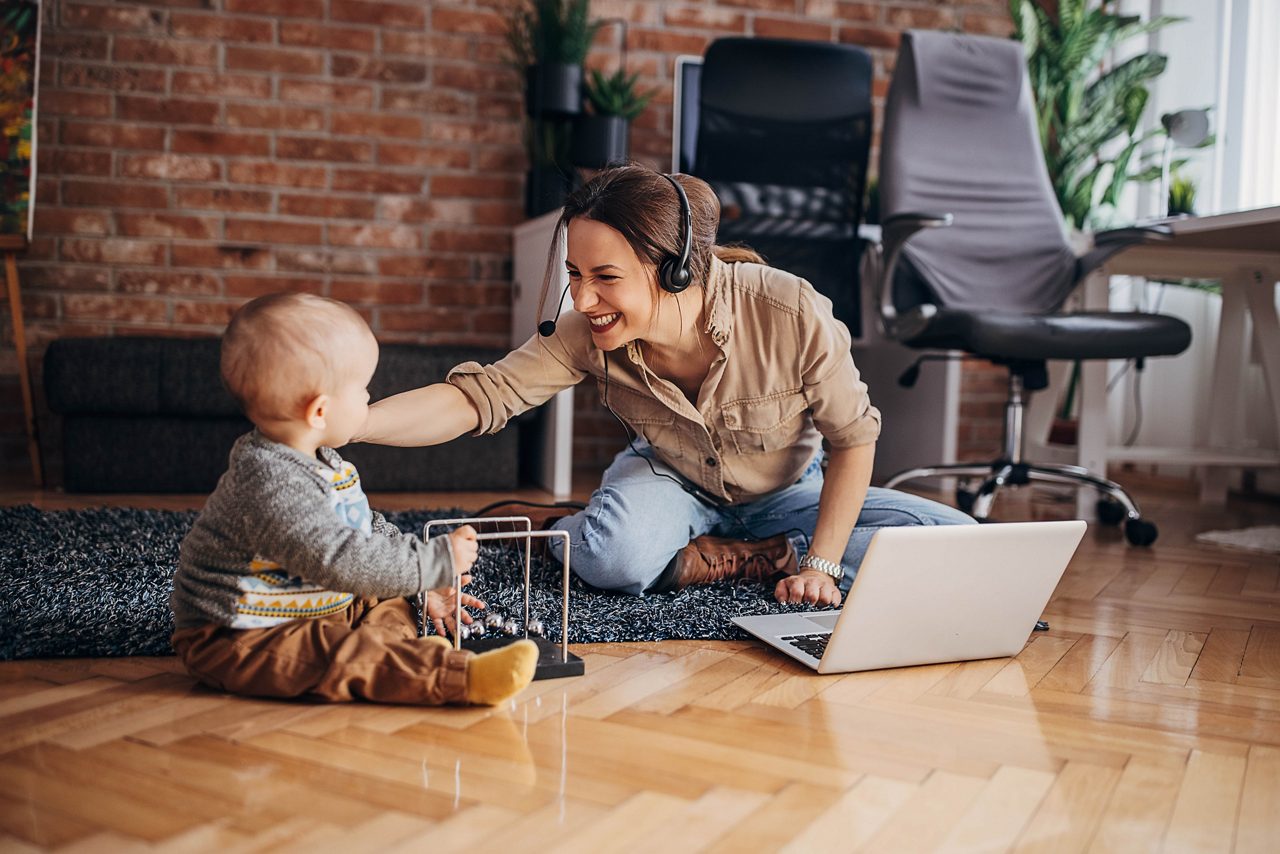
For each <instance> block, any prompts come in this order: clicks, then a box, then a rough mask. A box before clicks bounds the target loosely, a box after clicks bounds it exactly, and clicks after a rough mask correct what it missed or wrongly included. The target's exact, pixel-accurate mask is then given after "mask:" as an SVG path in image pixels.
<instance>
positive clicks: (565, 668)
mask: <svg viewBox="0 0 1280 854" xmlns="http://www.w3.org/2000/svg"><path fill="white" fill-rule="evenodd" d="M518 640H521V638H519V637H496V638H487V637H486V638H476V639H475V640H465V641H463V642H462V648H463V649H469V650H471V651H472V652H476V653H480V652H488V651H489V650H491V649H497V648H498V647H503V646H506V645H507V644H511V643H515V642H516V641H518ZM529 640H531V641H533V642H534V643H536V644H537V645H538V669H537V670H535V671H534V673H533V678H534V681H537V680H539V679H560V678H562V677H565V676H581V675H582V674H583V673H585V672H586V664H585V663H584V662H583V661H582V659H581V658H579V657H578V656H576V655H574V654H573V653H569V660H568V661H561V660H560V644H558V643H552V642H551V641H549V640H547V639H546V638H532V637H531V638H529Z"/></svg>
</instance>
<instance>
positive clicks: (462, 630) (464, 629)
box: [458, 623, 471, 640]
mask: <svg viewBox="0 0 1280 854" xmlns="http://www.w3.org/2000/svg"><path fill="white" fill-rule="evenodd" d="M470 637H471V627H470V626H468V625H466V624H465V623H464V624H463V625H461V626H458V638H459V639H460V640H468V639H470Z"/></svg>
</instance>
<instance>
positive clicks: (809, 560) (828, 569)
mask: <svg viewBox="0 0 1280 854" xmlns="http://www.w3.org/2000/svg"><path fill="white" fill-rule="evenodd" d="M800 568H801V569H816V570H817V571H818V572H821V573H823V574H824V575H829V576H831V577H832V578H834V579H835V580H836V581H839V580H840V579H841V578H844V567H843V566H841V565H840V564H838V563H836V562H835V561H831V560H827V559H826V558H825V557H818V556H817V555H815V554H812V553H810V554H807V555H805V556H804V557H802V558H800Z"/></svg>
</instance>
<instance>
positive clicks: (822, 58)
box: [693, 38, 872, 337]
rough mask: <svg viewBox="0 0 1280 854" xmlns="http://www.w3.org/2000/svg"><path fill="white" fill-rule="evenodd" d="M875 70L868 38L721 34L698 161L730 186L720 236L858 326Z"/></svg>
mask: <svg viewBox="0 0 1280 854" xmlns="http://www.w3.org/2000/svg"><path fill="white" fill-rule="evenodd" d="M871 76H872V70H871V57H870V55H868V54H867V52H866V51H864V50H861V49H860V48H856V47H851V46H847V45H836V44H826V43H821V42H805V41H791V40H786V39H756V38H723V39H717V40H716V41H714V42H712V43H711V45H710V47H708V48H707V53H706V57H705V60H704V63H703V68H702V75H701V93H700V98H699V109H698V129H697V135H696V146H695V157H694V166H693V174H694V175H697V176H698V177H699V178H702V179H703V180H705V181H707V182H708V183H709V184H710V185H711V186H712V188H713V189H714V190H715V191H716V194H717V195H718V196H719V197H720V202H721V218H720V231H719V234H718V235H717V240H718V242H720V243H733V242H741V243H745V244H746V245H748V246H750V247H751V248H752V249H755V250H756V251H757V252H759V253H760V254H761V255H763V256H764V257H765V259H766V260H767V261H768V262H769V264H771V265H772V266H775V267H779V268H781V269H784V270H787V271H788V272H791V273H795V274H796V275H798V276H802V277H804V278H806V279H808V280H809V282H810V283H811V284H812V285H813V286H814V287H815V288H817V290H818V291H819V292H820V293H822V294H824V295H826V296H827V297H829V298H830V299H831V301H832V302H833V303H834V310H835V314H836V317H838V318H839V319H840V320H842V321H844V323H845V324H846V325H847V326H848V327H849V331H850V332H851V333H852V334H853V335H854V336H855V337H857V336H859V335H860V334H861V330H862V318H861V311H860V299H859V288H858V276H859V266H860V263H861V256H862V249H863V241H862V240H860V239H859V238H858V223H859V222H860V221H861V219H862V199H863V194H864V191H865V188H866V176H867V157H868V151H869V147H870V143H871Z"/></svg>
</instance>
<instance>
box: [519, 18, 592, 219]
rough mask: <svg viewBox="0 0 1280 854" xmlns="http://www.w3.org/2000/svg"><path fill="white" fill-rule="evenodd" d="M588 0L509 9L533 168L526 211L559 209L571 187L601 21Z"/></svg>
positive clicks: (527, 182)
mask: <svg viewBox="0 0 1280 854" xmlns="http://www.w3.org/2000/svg"><path fill="white" fill-rule="evenodd" d="M589 5H590V4H589V0H521V2H520V3H518V4H517V5H516V6H515V8H514V9H513V10H512V12H511V17H510V19H509V26H508V30H507V42H508V45H509V46H510V49H511V62H512V64H513V65H515V66H516V68H517V69H519V70H520V71H522V72H523V73H524V75H525V111H526V112H527V113H528V115H529V125H528V128H527V130H526V133H525V141H526V144H527V147H528V151H529V172H528V174H527V176H526V180H525V214H526V215H527V216H530V217H533V216H538V215H540V214H543V213H546V212H548V211H552V210H555V209H556V208H558V207H560V205H561V204H563V202H564V198H565V196H566V195H567V194H568V193H569V192H570V190H572V188H573V178H574V171H573V163H572V161H571V160H570V158H569V139H570V134H571V132H572V129H573V125H572V121H573V116H574V115H576V114H577V113H579V112H580V111H581V110H582V61H583V60H584V59H586V56H587V51H588V50H589V49H590V47H591V42H592V40H593V39H594V38H595V35H596V31H597V30H598V29H599V28H600V23H599V22H596V21H592V20H590V18H589V16H588V15H589Z"/></svg>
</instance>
